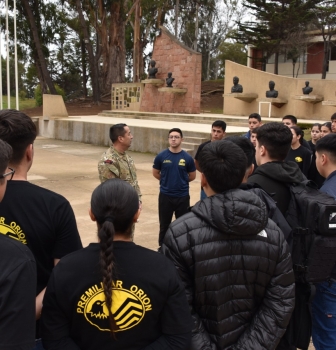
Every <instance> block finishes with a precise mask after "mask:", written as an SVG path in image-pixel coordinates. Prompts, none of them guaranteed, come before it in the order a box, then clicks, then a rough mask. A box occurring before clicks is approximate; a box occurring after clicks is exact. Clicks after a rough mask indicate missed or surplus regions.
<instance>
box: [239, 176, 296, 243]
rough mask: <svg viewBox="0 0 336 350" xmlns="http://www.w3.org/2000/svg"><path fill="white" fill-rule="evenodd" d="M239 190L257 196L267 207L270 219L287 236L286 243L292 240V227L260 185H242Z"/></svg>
mask: <svg viewBox="0 0 336 350" xmlns="http://www.w3.org/2000/svg"><path fill="white" fill-rule="evenodd" d="M239 188H240V189H241V190H244V191H250V192H252V193H254V194H255V195H257V196H258V197H259V198H260V199H261V200H262V201H263V202H264V203H265V205H266V209H267V212H268V217H269V218H270V219H272V220H273V221H274V222H275V223H276V224H277V225H278V226H279V227H280V229H281V231H282V233H283V234H284V236H285V239H286V241H287V242H288V239H289V238H290V234H291V231H292V229H291V227H290V226H289V224H288V222H287V221H286V219H285V217H284V216H283V215H282V213H281V211H280V210H279V208H278V207H277V205H276V203H275V201H274V199H273V198H271V196H270V195H268V194H267V193H266V192H265V191H264V190H263V189H262V188H261V187H260V186H259V185H258V184H256V183H253V184H248V183H242V184H241V185H240V186H239Z"/></svg>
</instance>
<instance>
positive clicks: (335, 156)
mask: <svg viewBox="0 0 336 350" xmlns="http://www.w3.org/2000/svg"><path fill="white" fill-rule="evenodd" d="M315 150H316V152H318V153H323V151H325V152H328V155H329V158H330V160H331V162H332V163H333V164H335V165H336V134H335V133H332V134H327V135H325V136H324V137H322V138H321V139H319V140H318V141H317V142H316V148H315Z"/></svg>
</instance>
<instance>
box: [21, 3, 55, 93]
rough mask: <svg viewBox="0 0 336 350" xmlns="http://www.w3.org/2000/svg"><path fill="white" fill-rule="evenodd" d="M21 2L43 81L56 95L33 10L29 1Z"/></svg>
mask: <svg viewBox="0 0 336 350" xmlns="http://www.w3.org/2000/svg"><path fill="white" fill-rule="evenodd" d="M21 2H22V5H23V6H24V9H25V11H26V13H27V17H28V22H29V26H30V29H31V31H32V34H33V39H34V44H35V47H36V52H37V57H38V61H39V62H38V64H39V66H40V70H41V74H42V77H43V81H44V82H46V84H47V85H48V87H49V91H50V93H51V94H53V95H56V94H57V92H56V89H55V86H54V84H53V82H52V79H51V77H50V74H49V71H48V68H47V62H46V59H45V57H44V54H43V50H42V45H41V42H40V37H39V33H38V29H37V26H36V23H35V18H34V15H33V12H32V10H31V8H30V5H29V1H28V0H21Z"/></svg>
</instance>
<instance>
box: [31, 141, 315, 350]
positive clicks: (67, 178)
mask: <svg viewBox="0 0 336 350" xmlns="http://www.w3.org/2000/svg"><path fill="white" fill-rule="evenodd" d="M34 148H35V158H34V163H33V166H32V168H31V170H30V172H29V176H28V180H29V181H31V182H33V183H35V184H37V185H39V186H42V187H45V188H48V189H50V190H52V191H55V192H58V193H60V194H62V195H63V196H64V197H66V198H67V199H68V200H69V201H70V203H71V205H72V207H73V209H74V212H75V215H76V219H77V224H78V229H79V233H80V235H81V238H82V242H83V245H84V246H87V245H88V244H89V243H90V242H94V241H96V240H97V231H96V226H95V223H93V222H92V221H91V220H90V218H89V215H88V209H89V206H90V198H91V193H92V191H93V190H94V188H95V187H96V186H98V185H99V179H98V172H97V162H98V159H99V157H100V156H101V154H102V153H103V152H104V151H105V149H106V147H100V146H94V145H90V144H84V143H79V142H71V141H60V140H54V139H47V138H43V137H38V138H37V140H36V141H35V144H34ZM129 153H130V154H131V156H132V157H133V158H134V161H135V164H136V167H137V169H138V171H137V174H138V180H139V185H140V188H141V191H142V194H143V207H142V208H143V209H142V213H141V216H140V221H139V223H137V224H136V230H135V237H134V241H135V243H137V244H140V245H142V246H145V247H148V248H150V249H157V246H158V243H157V238H158V232H159V222H158V213H157V198H158V193H159V183H158V181H157V180H156V179H155V178H154V177H153V176H152V162H153V158H154V155H153V154H149V153H135V152H129ZM199 190H200V180H199V174H197V177H196V180H195V181H193V182H192V183H191V184H190V196H191V204H194V203H195V202H196V201H198V199H199ZM309 350H314V347H313V346H312V345H311V346H310V347H309Z"/></svg>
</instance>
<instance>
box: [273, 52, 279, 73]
mask: <svg viewBox="0 0 336 350" xmlns="http://www.w3.org/2000/svg"><path fill="white" fill-rule="evenodd" d="M278 68H279V52H275V55H274V74H279V73H278Z"/></svg>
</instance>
